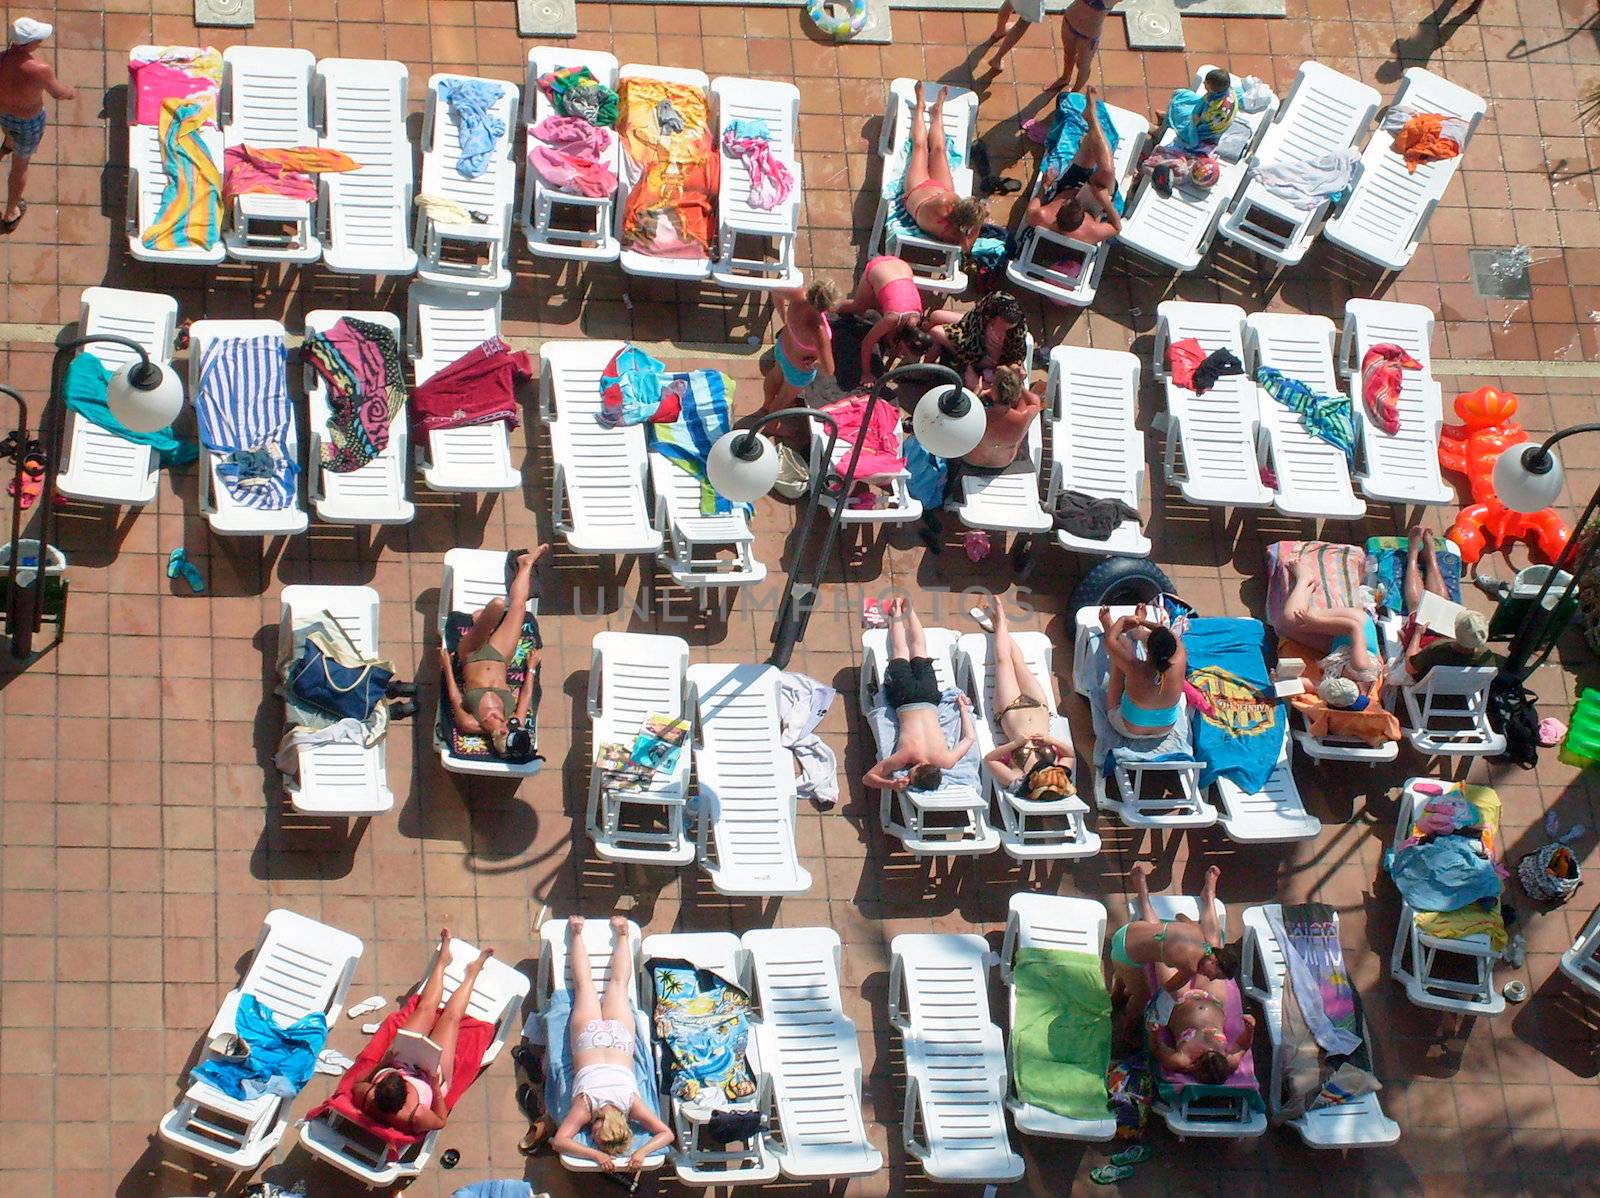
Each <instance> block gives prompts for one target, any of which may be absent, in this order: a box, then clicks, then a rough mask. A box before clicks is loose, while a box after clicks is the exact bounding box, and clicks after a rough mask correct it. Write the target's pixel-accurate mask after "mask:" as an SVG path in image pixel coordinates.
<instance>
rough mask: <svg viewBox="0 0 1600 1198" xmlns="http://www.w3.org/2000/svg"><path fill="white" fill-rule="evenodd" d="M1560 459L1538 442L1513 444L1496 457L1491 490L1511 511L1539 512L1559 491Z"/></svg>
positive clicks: (1562, 476) (1563, 473)
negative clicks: (1536, 443) (1535, 443)
mask: <svg viewBox="0 0 1600 1198" xmlns="http://www.w3.org/2000/svg"><path fill="white" fill-rule="evenodd" d="M1565 480H1566V471H1565V470H1563V469H1562V468H1561V459H1560V458H1558V457H1556V455H1555V454H1553V453H1551V452H1550V451H1549V450H1546V449H1541V448H1540V447H1539V446H1537V445H1513V446H1512V447H1511V448H1510V449H1507V450H1505V451H1504V452H1502V453H1501V455H1500V456H1499V457H1498V458H1496V459H1495V463H1494V490H1495V494H1496V495H1498V496H1499V497H1500V502H1501V503H1503V504H1505V505H1506V506H1507V507H1508V508H1510V509H1511V510H1512V511H1514V512H1538V511H1542V510H1544V509H1545V508H1547V507H1550V506H1551V505H1552V504H1554V503H1555V501H1556V500H1557V499H1558V498H1559V497H1560V495H1561V487H1562V484H1563V483H1564V482H1565Z"/></svg>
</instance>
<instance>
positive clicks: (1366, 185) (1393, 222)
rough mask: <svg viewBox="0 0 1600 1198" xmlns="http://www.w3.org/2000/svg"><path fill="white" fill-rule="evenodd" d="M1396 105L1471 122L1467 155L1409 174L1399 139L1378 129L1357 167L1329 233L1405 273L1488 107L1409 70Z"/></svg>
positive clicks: (1446, 83) (1452, 86)
mask: <svg viewBox="0 0 1600 1198" xmlns="http://www.w3.org/2000/svg"><path fill="white" fill-rule="evenodd" d="M1394 104H1395V105H1401V104H1404V105H1408V106H1410V107H1412V108H1415V109H1416V110H1417V111H1419V112H1437V113H1440V114H1442V115H1444V116H1454V117H1460V118H1461V119H1462V120H1464V121H1466V122H1467V133H1466V140H1464V141H1463V142H1462V144H1461V154H1460V155H1458V156H1457V157H1455V158H1446V159H1444V160H1443V161H1441V162H1426V163H1423V164H1422V165H1421V166H1419V167H1418V168H1417V169H1416V171H1415V172H1411V171H1408V170H1407V169H1406V163H1405V159H1404V158H1403V157H1402V156H1401V155H1399V154H1396V153H1395V152H1394V149H1393V146H1394V135H1393V134H1392V133H1385V132H1384V131H1383V130H1382V129H1376V130H1374V131H1373V134H1372V137H1371V139H1370V140H1369V141H1368V142H1367V148H1366V149H1365V150H1364V151H1363V152H1362V155H1361V163H1360V165H1359V166H1358V167H1357V168H1356V177H1355V182H1354V184H1353V185H1352V186H1351V188H1350V195H1349V196H1348V197H1347V198H1346V200H1345V202H1344V204H1343V205H1342V206H1341V207H1340V209H1339V211H1338V212H1337V213H1336V214H1335V215H1334V217H1333V219H1332V220H1330V221H1329V222H1328V225H1327V229H1326V230H1325V232H1326V234H1327V238H1328V240H1329V241H1331V242H1333V243H1334V244H1335V245H1337V246H1341V247H1343V248H1344V249H1347V250H1349V251H1350V252H1351V253H1353V254H1356V255H1359V256H1360V257H1362V258H1365V259H1366V260H1367V261H1369V262H1372V263H1375V264H1376V265H1378V266H1381V267H1382V268H1383V269H1384V270H1390V271H1399V270H1404V269H1405V268H1406V265H1407V264H1408V263H1409V262H1410V261H1411V256H1412V255H1413V254H1414V253H1416V252H1417V243H1418V242H1419V241H1420V240H1421V239H1422V231H1423V230H1424V229H1426V228H1427V227H1428V220H1429V218H1430V217H1432V215H1433V210H1434V209H1435V208H1437V207H1438V206H1439V200H1440V198H1441V197H1443V195H1444V192H1445V189H1446V188H1447V187H1449V186H1450V181H1451V180H1452V179H1454V178H1455V175H1456V171H1458V170H1459V169H1460V168H1461V159H1462V157H1464V156H1465V155H1466V152H1467V146H1468V143H1469V142H1470V140H1471V138H1472V135H1473V133H1474V132H1476V130H1477V128H1478V125H1479V123H1480V122H1481V121H1482V120H1483V117H1484V114H1485V113H1486V112H1487V111H1488V105H1487V104H1486V103H1485V102H1484V99H1483V97H1482V96H1477V95H1474V94H1473V93H1472V92H1469V91H1468V90H1467V89H1466V88H1464V87H1462V86H1460V85H1459V84H1455V83H1451V82H1450V81H1449V80H1447V79H1441V78H1440V77H1439V76H1438V75H1435V74H1433V73H1432V72H1431V71H1425V70H1423V69H1422V68H1421V67H1411V68H1410V69H1409V70H1407V71H1406V73H1405V82H1404V83H1402V84H1401V86H1400V90H1399V91H1398V92H1397V93H1396V94H1395V97H1394Z"/></svg>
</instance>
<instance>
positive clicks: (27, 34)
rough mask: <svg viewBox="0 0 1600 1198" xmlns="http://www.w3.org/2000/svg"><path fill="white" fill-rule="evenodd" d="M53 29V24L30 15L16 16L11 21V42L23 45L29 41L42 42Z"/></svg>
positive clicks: (54, 29) (14, 44) (54, 28)
mask: <svg viewBox="0 0 1600 1198" xmlns="http://www.w3.org/2000/svg"><path fill="white" fill-rule="evenodd" d="M55 31H56V27H55V26H54V25H47V24H45V23H44V22H43V21H35V20H34V19H33V18H32V17H18V18H17V19H16V20H15V21H12V22H11V44H12V45H13V46H25V45H28V44H29V43H30V42H42V41H44V39H45V38H47V37H49V36H50V35H51V34H52V33H54V32H55Z"/></svg>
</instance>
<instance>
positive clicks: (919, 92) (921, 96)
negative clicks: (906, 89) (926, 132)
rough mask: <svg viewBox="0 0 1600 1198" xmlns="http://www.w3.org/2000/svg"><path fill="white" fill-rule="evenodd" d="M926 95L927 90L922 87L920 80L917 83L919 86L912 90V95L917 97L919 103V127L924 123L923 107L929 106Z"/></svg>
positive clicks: (917, 114) (917, 112)
mask: <svg viewBox="0 0 1600 1198" xmlns="http://www.w3.org/2000/svg"><path fill="white" fill-rule="evenodd" d="M926 93H927V89H926V88H925V87H923V86H922V81H921V80H920V79H919V80H918V81H917V86H916V87H915V88H913V89H912V93H911V94H912V95H913V96H915V97H916V101H917V111H916V118H917V123H918V124H919V125H920V124H921V123H922V109H923V106H924V105H925V104H927V102H928V97H927V94H926Z"/></svg>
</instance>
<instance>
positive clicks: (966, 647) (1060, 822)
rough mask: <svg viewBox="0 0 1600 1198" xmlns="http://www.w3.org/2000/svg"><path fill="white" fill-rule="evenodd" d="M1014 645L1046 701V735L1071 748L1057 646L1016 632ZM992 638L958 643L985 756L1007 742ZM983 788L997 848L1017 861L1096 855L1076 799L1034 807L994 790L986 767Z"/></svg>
mask: <svg viewBox="0 0 1600 1198" xmlns="http://www.w3.org/2000/svg"><path fill="white" fill-rule="evenodd" d="M1011 635H1012V640H1014V641H1015V642H1016V643H1017V647H1018V648H1020V649H1021V650H1022V655H1023V657H1024V658H1025V659H1026V660H1027V663H1028V669H1029V671H1030V672H1031V673H1032V674H1033V677H1034V679H1035V680H1036V681H1037V682H1038V684H1039V685H1040V686H1041V687H1042V688H1043V689H1044V692H1045V694H1047V695H1049V696H1050V733H1051V735H1052V736H1054V737H1055V738H1056V739H1057V740H1060V741H1063V742H1065V743H1066V744H1069V745H1070V744H1071V743H1072V726H1071V725H1070V724H1069V723H1068V722H1067V717H1066V716H1064V715H1060V714H1059V710H1060V707H1061V703H1060V698H1059V696H1058V695H1057V694H1056V682H1055V673H1054V665H1053V659H1054V656H1055V646H1054V645H1053V644H1052V643H1051V641H1050V638H1049V637H1048V636H1046V635H1045V634H1044V633H1042V632H1014V633H1012V634H1011ZM993 650H994V638H993V637H992V636H991V635H990V634H988V633H986V632H969V633H966V634H965V635H964V636H962V637H961V639H960V640H958V641H957V642H956V646H955V672H956V680H957V682H958V684H959V685H960V687H961V689H962V690H964V691H966V692H967V694H968V696H969V697H970V698H971V699H972V722H973V726H974V727H975V728H976V729H977V733H978V752H979V753H981V754H983V755H984V756H986V757H987V756H988V755H989V754H990V753H992V752H993V751H994V749H995V746H996V745H1000V744H1004V743H1005V733H1004V731H1003V730H1002V729H1001V727H1000V720H999V707H998V704H997V703H996V701H995V697H994V682H995V671H994V663H993V661H992V656H993ZM984 783H985V786H986V789H987V790H988V792H989V794H990V796H991V797H992V798H993V800H994V803H995V806H996V807H998V808H999V810H1000V846H1001V847H1002V848H1003V849H1005V851H1006V852H1007V853H1010V854H1011V856H1013V857H1015V858H1016V859H1017V860H1018V861H1039V860H1045V861H1048V860H1058V859H1060V860H1068V859H1071V858H1075V857H1092V856H1094V854H1096V853H1098V852H1099V851H1100V835H1099V833H1097V832H1092V831H1090V830H1089V826H1088V824H1087V822H1086V818H1085V817H1086V816H1087V815H1088V814H1089V807H1088V804H1086V803H1085V802H1084V801H1083V800H1082V799H1080V798H1078V797H1077V796H1076V795H1070V796H1068V797H1066V798H1064V799H1061V800H1059V801H1058V802H1053V803H1036V802H1031V801H1029V800H1028V799H1025V798H1023V797H1021V796H1020V795H1017V794H1015V793H1014V792H1012V791H1011V790H1010V789H1008V788H1007V787H1003V786H1000V785H998V784H997V783H996V782H995V779H994V775H993V774H991V773H990V772H989V770H988V768H987V767H985V768H984Z"/></svg>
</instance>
